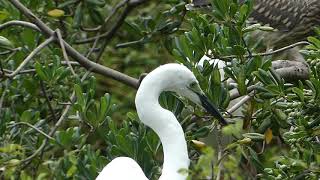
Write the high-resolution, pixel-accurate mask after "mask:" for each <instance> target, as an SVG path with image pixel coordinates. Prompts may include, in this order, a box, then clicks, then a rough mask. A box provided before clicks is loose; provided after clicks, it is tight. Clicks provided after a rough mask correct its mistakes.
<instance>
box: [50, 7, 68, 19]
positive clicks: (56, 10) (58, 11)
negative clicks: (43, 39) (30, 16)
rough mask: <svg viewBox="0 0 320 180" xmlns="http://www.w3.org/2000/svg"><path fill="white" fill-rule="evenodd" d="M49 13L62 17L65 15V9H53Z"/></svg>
mask: <svg viewBox="0 0 320 180" xmlns="http://www.w3.org/2000/svg"><path fill="white" fill-rule="evenodd" d="M48 15H49V16H51V17H56V18H58V17H61V16H64V11H63V10H61V9H53V10H51V11H49V12H48Z"/></svg>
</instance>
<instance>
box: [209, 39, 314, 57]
mask: <svg viewBox="0 0 320 180" xmlns="http://www.w3.org/2000/svg"><path fill="white" fill-rule="evenodd" d="M309 44H310V43H309V42H307V41H300V42H297V43H294V44H291V45H289V46H285V47H283V48H280V49H277V50H274V51H270V52H269V51H268V52H264V53H256V54H251V55H250V54H249V55H245V56H244V57H245V58H252V57H257V56H270V55H274V54H277V53H281V52H283V51H286V50H288V49H292V48H294V47H297V46H303V45H309ZM208 57H210V58H213V59H214V58H218V59H223V60H229V59H232V58H237V57H238V56H236V55H230V56H223V57H214V55H211V54H209V55H208Z"/></svg>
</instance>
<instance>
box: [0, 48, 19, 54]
mask: <svg viewBox="0 0 320 180" xmlns="http://www.w3.org/2000/svg"><path fill="white" fill-rule="evenodd" d="M21 49H22V48H21V47H17V48H14V49H8V50H6V51H2V52H0V55H7V54H11V53H13V52H16V51H21Z"/></svg>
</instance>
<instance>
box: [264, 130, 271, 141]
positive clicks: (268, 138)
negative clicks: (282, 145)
mask: <svg viewBox="0 0 320 180" xmlns="http://www.w3.org/2000/svg"><path fill="white" fill-rule="evenodd" d="M264 136H265V139H266V143H267V144H269V143H270V142H271V140H272V137H273V135H272V130H271V129H270V128H268V129H267V130H266V132H265V133H264Z"/></svg>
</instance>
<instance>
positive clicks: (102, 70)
mask: <svg viewBox="0 0 320 180" xmlns="http://www.w3.org/2000/svg"><path fill="white" fill-rule="evenodd" d="M9 1H10V2H11V3H12V5H14V6H15V7H16V8H17V9H18V10H19V11H20V12H21V13H22V14H24V15H25V16H26V17H27V18H29V19H30V21H31V22H33V23H34V24H36V25H37V26H38V28H39V29H40V30H41V32H42V33H43V34H44V35H45V36H49V37H50V36H52V35H53V34H54V31H53V30H52V29H50V28H49V27H48V26H47V25H46V24H45V23H43V22H42V21H41V20H40V19H39V18H38V17H36V16H35V15H34V14H33V13H32V12H31V11H30V10H29V9H27V8H26V7H25V6H24V5H23V4H21V3H20V2H19V1H18V0H9ZM63 43H64V45H65V48H66V52H67V53H68V55H70V56H71V57H72V58H73V59H75V60H76V61H78V62H79V63H80V64H81V65H82V66H83V67H84V68H86V69H87V70H92V71H93V72H95V73H98V74H101V75H103V76H106V77H110V78H112V79H114V80H117V81H119V82H122V83H124V84H126V85H129V86H131V87H133V88H138V80H137V79H135V78H133V77H130V76H128V75H126V74H123V73H120V72H118V71H115V70H113V69H111V68H108V67H105V66H102V65H101V64H97V63H94V62H92V61H90V60H89V59H88V58H86V57H84V56H83V55H82V54H80V53H79V52H78V51H76V50H75V49H74V48H73V47H71V46H70V45H69V44H68V43H66V42H65V41H64V40H63Z"/></svg>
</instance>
